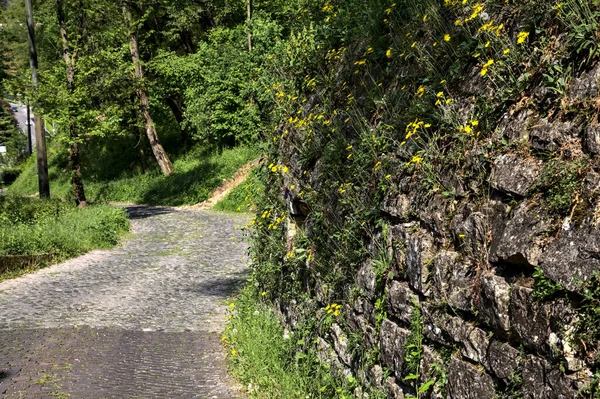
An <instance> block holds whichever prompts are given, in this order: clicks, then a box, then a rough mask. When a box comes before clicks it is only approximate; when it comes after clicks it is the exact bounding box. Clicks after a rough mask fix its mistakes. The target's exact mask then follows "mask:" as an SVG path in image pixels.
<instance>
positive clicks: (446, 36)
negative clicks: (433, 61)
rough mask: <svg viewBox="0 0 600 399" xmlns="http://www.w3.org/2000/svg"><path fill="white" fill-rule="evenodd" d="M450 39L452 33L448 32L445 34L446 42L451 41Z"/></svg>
mask: <svg viewBox="0 0 600 399" xmlns="http://www.w3.org/2000/svg"><path fill="white" fill-rule="evenodd" d="M450 39H451V37H450V35H449V34H448V33H446V34H445V35H444V41H446V42H449V41H450Z"/></svg>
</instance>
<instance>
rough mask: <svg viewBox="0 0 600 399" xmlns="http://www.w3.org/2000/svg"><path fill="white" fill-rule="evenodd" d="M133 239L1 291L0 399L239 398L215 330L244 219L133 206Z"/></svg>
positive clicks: (239, 271)
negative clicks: (236, 227)
mask: <svg viewBox="0 0 600 399" xmlns="http://www.w3.org/2000/svg"><path fill="white" fill-rule="evenodd" d="M128 211H129V213H130V216H131V223H132V235H131V237H129V238H128V239H126V240H125V242H124V243H123V244H122V245H121V246H119V247H118V248H116V249H113V250H109V251H93V252H91V253H89V254H87V255H84V256H81V257H79V258H76V259H72V260H70V261H68V262H65V263H63V264H60V265H56V266H52V267H49V268H46V269H43V270H40V271H38V272H36V273H33V274H30V275H26V276H23V277H21V278H18V279H14V280H8V281H5V282H3V283H0V394H1V395H2V397H3V398H7V399H8V398H11V399H12V398H73V399H88V398H89V399H97V398H98V399H99V398H123V399H127V398H148V399H150V398H219V399H220V398H227V399H228V398H236V397H238V395H237V393H236V392H237V389H236V388H235V387H234V385H233V382H232V381H231V380H230V379H229V378H228V377H227V373H226V371H225V366H224V356H223V348H222V346H221V345H220V337H219V332H221V331H222V330H223V328H224V324H225V310H226V308H227V302H226V300H227V297H228V296H229V295H230V294H232V293H233V292H234V291H235V289H236V288H237V287H238V286H239V285H240V284H242V283H243V281H244V280H245V278H246V264H247V262H246V259H245V253H246V245H245V244H244V242H243V241H242V237H241V236H240V234H239V233H238V232H237V231H236V230H235V229H234V226H236V225H242V224H244V223H246V222H247V220H246V219H245V217H244V216H233V215H227V214H220V213H213V212H199V211H192V210H185V209H171V208H162V207H141V206H140V207H130V208H128Z"/></svg>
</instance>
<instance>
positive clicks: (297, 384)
mask: <svg viewBox="0 0 600 399" xmlns="http://www.w3.org/2000/svg"><path fill="white" fill-rule="evenodd" d="M234 303H235V305H234V306H233V307H231V306H230V310H231V316H232V317H231V318H230V321H229V324H228V326H227V328H226V330H225V334H224V337H223V340H224V342H225V345H226V347H227V349H228V352H229V354H228V361H229V366H230V370H231V372H232V374H233V375H234V376H235V377H236V378H237V379H238V380H239V381H240V382H241V383H243V385H244V388H245V389H246V390H247V394H248V396H249V397H250V398H271V399H296V398H297V399H305V398H321V399H333V398H339V399H344V398H348V399H349V398H353V397H354V395H353V394H352V393H351V392H352V390H353V387H354V386H355V384H356V380H355V379H353V378H351V379H348V380H344V379H341V380H340V379H336V378H335V377H334V373H333V372H332V370H331V369H330V367H329V366H327V365H325V364H323V363H321V362H319V360H318V358H317V357H316V355H315V354H314V352H312V351H311V350H305V348H307V347H310V345H309V344H310V343H309V342H304V341H303V340H302V339H301V338H300V337H298V336H294V335H291V336H287V335H284V334H285V332H284V328H283V327H282V325H281V323H280V321H279V319H278V317H277V316H276V314H275V312H274V311H273V310H272V308H271V307H270V306H269V305H268V304H267V303H266V302H265V301H264V300H263V298H262V296H261V295H260V294H259V293H258V292H256V289H255V288H254V287H253V286H249V287H247V288H246V289H244V290H242V292H241V294H240V296H239V298H238V299H237V300H236V301H235V302H234ZM382 395H383V393H381V392H378V391H377V392H370V396H369V397H371V398H374V399H377V398H383V397H385V395H383V396H382Z"/></svg>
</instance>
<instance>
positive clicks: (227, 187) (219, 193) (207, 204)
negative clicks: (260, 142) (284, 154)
mask: <svg viewBox="0 0 600 399" xmlns="http://www.w3.org/2000/svg"><path fill="white" fill-rule="evenodd" d="M259 163H260V161H252V162H248V163H247V164H246V165H244V166H242V167H241V168H240V169H238V171H237V172H235V174H234V175H233V177H232V178H231V179H229V180H225V181H224V182H223V184H222V185H221V186H220V187H218V188H217V189H216V190H215V191H214V192H213V193H212V194H211V196H210V198H209V199H207V200H206V201H204V202H200V203H199V204H196V205H191V206H189V207H187V208H188V209H196V210H208V209H211V208H212V207H213V206H215V205H216V204H217V203H218V202H219V201H221V200H222V199H223V198H225V197H227V194H229V193H230V192H231V190H233V189H234V188H236V187H237V186H239V185H240V184H242V183H243V182H244V180H246V178H247V177H248V174H249V173H250V171H251V170H252V169H253V168H254V167H256V166H257V165H258V164H259Z"/></svg>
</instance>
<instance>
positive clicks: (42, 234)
mask: <svg viewBox="0 0 600 399" xmlns="http://www.w3.org/2000/svg"><path fill="white" fill-rule="evenodd" d="M128 231H129V221H128V219H127V216H126V214H125V210H123V209H120V208H116V207H112V206H108V205H94V206H90V207H88V208H85V209H80V208H77V207H75V206H74V205H71V204H68V203H66V202H62V201H59V200H39V199H35V198H16V197H0V257H2V256H13V255H37V254H50V255H51V258H52V260H62V259H66V258H70V257H73V256H77V255H80V254H83V253H85V252H88V251H90V250H92V249H96V248H110V247H112V246H114V245H116V244H117V243H118V242H119V239H120V238H121V237H122V236H123V235H125V234H126V233H127V232H128ZM0 266H1V265H0ZM40 266H42V265H40V264H36V263H35V262H34V263H30V264H26V265H23V268H16V269H15V268H12V269H11V270H5V271H4V273H3V274H0V280H2V279H4V278H7V277H14V276H18V275H20V274H22V273H23V272H24V271H29V270H35V269H37V268H39V267H40Z"/></svg>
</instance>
